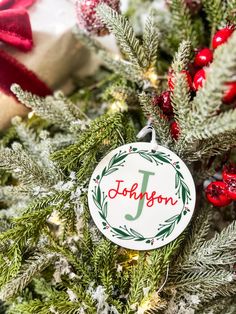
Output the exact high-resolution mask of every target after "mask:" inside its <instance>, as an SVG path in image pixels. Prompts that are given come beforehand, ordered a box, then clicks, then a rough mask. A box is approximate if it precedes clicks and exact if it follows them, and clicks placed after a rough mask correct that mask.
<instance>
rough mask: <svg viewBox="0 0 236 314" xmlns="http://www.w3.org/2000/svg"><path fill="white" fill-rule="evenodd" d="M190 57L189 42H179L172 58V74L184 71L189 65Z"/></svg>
mask: <svg viewBox="0 0 236 314" xmlns="http://www.w3.org/2000/svg"><path fill="white" fill-rule="evenodd" d="M190 55H191V42H190V41H188V40H184V41H182V42H181V44H180V46H179V49H178V51H177V53H176V54H175V56H174V60H173V62H172V65H171V68H172V69H173V71H174V72H176V73H177V72H180V71H182V70H185V69H186V67H187V66H188V64H189V61H190ZM176 81H177V80H176Z"/></svg>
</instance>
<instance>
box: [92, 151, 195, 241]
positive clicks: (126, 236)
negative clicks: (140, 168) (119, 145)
mask: <svg viewBox="0 0 236 314" xmlns="http://www.w3.org/2000/svg"><path fill="white" fill-rule="evenodd" d="M131 154H139V155H140V156H141V157H142V158H145V159H146V160H148V161H149V162H152V163H156V165H163V164H164V163H166V164H169V165H171V166H172V167H173V168H174V169H175V171H176V175H175V189H176V195H177V196H178V198H179V199H181V200H182V202H183V207H182V210H181V212H180V213H179V214H176V215H174V216H172V217H171V218H169V219H167V220H165V222H164V223H163V224H159V226H158V231H157V234H156V235H155V236H154V237H150V238H147V237H144V236H143V235H142V234H140V233H139V232H137V231H135V230H134V229H132V228H127V226H126V225H124V226H120V227H119V228H115V227H113V226H111V225H110V224H109V222H108V221H107V214H108V202H107V195H105V193H104V192H102V190H101V182H102V179H103V178H104V177H106V176H108V175H110V174H112V173H113V172H115V171H117V170H119V168H120V167H123V166H124V164H125V159H126V157H127V156H129V155H131ZM94 182H95V183H96V185H95V187H94V190H92V197H93V201H94V204H95V205H96V207H97V208H98V211H99V215H100V216H101V218H102V220H103V221H102V225H103V229H110V230H111V233H112V235H113V237H117V238H118V239H122V240H134V241H143V242H145V243H147V244H151V245H153V243H154V240H155V239H156V240H159V239H161V240H164V239H165V238H167V237H169V236H170V235H171V234H172V232H173V231H174V229H175V226H176V225H177V224H178V223H179V222H180V221H181V219H182V217H183V216H185V215H187V213H188V212H190V210H189V209H188V207H187V205H188V202H189V201H190V200H191V197H190V190H189V188H188V186H187V184H186V183H185V182H184V177H183V175H182V174H181V172H180V166H179V162H175V163H172V159H171V158H170V155H167V154H165V153H162V152H158V151H148V150H139V149H138V148H135V147H132V146H131V147H130V149H129V152H127V151H119V152H118V153H117V154H115V155H114V156H113V157H112V159H111V160H110V162H109V164H108V165H107V166H106V167H105V168H104V169H103V170H102V172H101V175H98V176H97V177H96V179H94Z"/></svg>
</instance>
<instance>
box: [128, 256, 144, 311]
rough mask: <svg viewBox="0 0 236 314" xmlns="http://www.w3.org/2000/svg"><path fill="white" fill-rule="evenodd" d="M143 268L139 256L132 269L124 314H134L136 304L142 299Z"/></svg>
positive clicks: (141, 258)
mask: <svg viewBox="0 0 236 314" xmlns="http://www.w3.org/2000/svg"><path fill="white" fill-rule="evenodd" d="M143 268H144V256H143V255H142V254H140V255H139V259H138V263H137V265H136V266H135V267H133V269H132V273H131V279H130V290H129V295H128V301H127V305H126V308H125V311H124V314H130V313H135V312H136V309H137V306H138V304H139V303H140V301H141V300H142V298H143V287H144V282H145V278H144V274H143Z"/></svg>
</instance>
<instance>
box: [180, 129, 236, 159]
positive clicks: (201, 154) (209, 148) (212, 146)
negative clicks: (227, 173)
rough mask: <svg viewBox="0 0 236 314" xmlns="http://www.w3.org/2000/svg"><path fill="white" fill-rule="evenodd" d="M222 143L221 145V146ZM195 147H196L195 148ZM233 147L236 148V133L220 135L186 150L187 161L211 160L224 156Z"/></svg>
mask: <svg viewBox="0 0 236 314" xmlns="http://www.w3.org/2000/svg"><path fill="white" fill-rule="evenodd" d="M219 143H220V145H219ZM193 147H194V146H193ZM232 147H235V131H234V130H233V131H232V132H228V133H224V134H222V135H218V136H217V137H213V138H209V139H207V140H203V141H201V142H200V143H198V145H197V147H194V151H192V150H191V149H192V147H189V148H190V149H187V150H186V154H185V159H186V160H188V161H190V162H193V161H197V160H202V159H203V158H205V159H206V158H208V159H209V158H211V157H213V156H222V155H223V154H225V153H226V152H227V151H229V150H230V149H231V148H232Z"/></svg>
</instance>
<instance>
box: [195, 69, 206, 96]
mask: <svg viewBox="0 0 236 314" xmlns="http://www.w3.org/2000/svg"><path fill="white" fill-rule="evenodd" d="M205 79H206V72H205V70H204V69H201V70H199V71H198V72H197V73H196V74H195V76H194V79H193V88H194V90H195V91H198V90H199V88H201V87H202V85H203V82H204V81H205Z"/></svg>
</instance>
